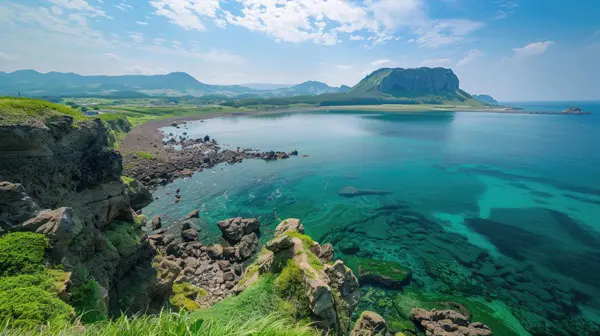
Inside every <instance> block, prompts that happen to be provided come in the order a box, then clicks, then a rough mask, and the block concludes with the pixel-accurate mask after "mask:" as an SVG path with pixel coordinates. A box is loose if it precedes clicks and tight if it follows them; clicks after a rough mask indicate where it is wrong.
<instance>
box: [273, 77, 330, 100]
mask: <svg viewBox="0 0 600 336" xmlns="http://www.w3.org/2000/svg"><path fill="white" fill-rule="evenodd" d="M338 90H339V88H337V87H331V86H329V85H327V84H325V83H323V82H317V81H308V82H304V83H301V84H298V85H294V86H291V87H289V88H282V89H278V90H275V91H273V92H272V93H273V95H275V96H281V97H289V96H305V95H320V94H324V93H334V92H338Z"/></svg>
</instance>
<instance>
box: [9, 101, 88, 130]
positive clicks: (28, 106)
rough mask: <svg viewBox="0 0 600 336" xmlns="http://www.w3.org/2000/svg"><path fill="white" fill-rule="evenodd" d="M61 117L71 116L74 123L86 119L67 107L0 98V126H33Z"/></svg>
mask: <svg viewBox="0 0 600 336" xmlns="http://www.w3.org/2000/svg"><path fill="white" fill-rule="evenodd" d="M63 115H68V116H71V117H73V118H74V119H75V120H76V121H81V120H85V119H86V117H85V116H84V114H83V113H81V112H79V111H77V110H74V109H72V108H71V107H69V106H65V105H59V104H54V103H50V102H47V101H45V100H40V99H30V98H16V97H0V125H8V124H33V123H36V122H40V121H42V122H43V121H46V120H48V119H50V118H52V117H57V116H63Z"/></svg>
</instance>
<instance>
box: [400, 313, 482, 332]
mask: <svg viewBox="0 0 600 336" xmlns="http://www.w3.org/2000/svg"><path fill="white" fill-rule="evenodd" d="M411 319H412V320H413V321H414V322H415V323H416V324H417V325H418V326H419V327H421V329H423V330H425V335H426V336H492V331H491V330H490V328H489V327H488V326H486V325H485V324H483V323H480V322H473V323H470V321H469V319H468V318H467V317H466V316H464V315H463V314H461V313H459V312H456V311H454V310H436V309H433V310H431V311H427V310H425V309H422V308H415V309H413V310H412V311H411Z"/></svg>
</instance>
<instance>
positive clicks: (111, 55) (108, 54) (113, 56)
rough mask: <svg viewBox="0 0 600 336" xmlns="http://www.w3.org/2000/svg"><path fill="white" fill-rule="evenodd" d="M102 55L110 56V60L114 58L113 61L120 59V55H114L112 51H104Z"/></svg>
mask: <svg viewBox="0 0 600 336" xmlns="http://www.w3.org/2000/svg"><path fill="white" fill-rule="evenodd" d="M104 56H106V57H108V58H110V59H112V60H115V61H121V60H122V58H121V57H120V56H118V55H115V54H113V53H104Z"/></svg>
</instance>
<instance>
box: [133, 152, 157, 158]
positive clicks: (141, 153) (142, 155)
mask: <svg viewBox="0 0 600 336" xmlns="http://www.w3.org/2000/svg"><path fill="white" fill-rule="evenodd" d="M132 154H134V155H136V156H138V157H140V158H142V159H146V160H152V159H154V154H152V153H149V152H142V151H137V152H133V153H132Z"/></svg>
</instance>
